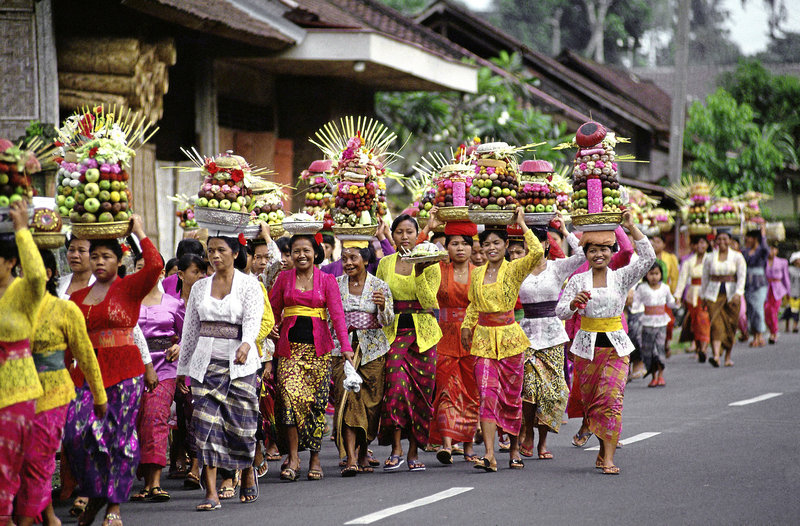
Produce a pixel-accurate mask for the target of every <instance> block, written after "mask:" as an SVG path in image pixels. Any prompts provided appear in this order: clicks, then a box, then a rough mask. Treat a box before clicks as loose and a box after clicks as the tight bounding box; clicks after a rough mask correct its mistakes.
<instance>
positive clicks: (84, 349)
mask: <svg viewBox="0 0 800 526" xmlns="http://www.w3.org/2000/svg"><path fill="white" fill-rule="evenodd" d="M33 330H34V332H33V338H32V340H31V347H32V350H33V359H34V361H35V362H36V369H37V371H38V373H39V381H40V382H41V383H42V388H43V389H44V394H43V395H42V396H41V397H39V400H38V401H37V402H36V412H37V413H41V412H43V411H47V410H48V409H53V408H55V407H60V406H62V405H65V404H68V403H69V402H70V400H72V399H73V398H75V386H74V384H73V383H72V378H70V376H69V372H68V371H67V369H66V368H65V367H64V351H65V350H66V349H67V347H69V349H70V351H71V352H72V357H73V358H75V359H76V360H77V361H78V365H79V366H80V368H81V371H83V375H84V377H85V378H86V382H87V383H88V384H89V389H91V391H92V396H94V403H95V404H105V403H106V402H107V401H108V399H107V398H106V390H105V389H104V388H103V376H102V374H101V373H100V366H99V365H98V364H97V356H96V355H95V354H94V349H93V348H92V341H91V340H90V339H89V334H88V333H87V332H86V320H85V319H84V317H83V314H82V313H81V310H80V309H79V308H78V306H77V305H75V304H74V303H72V302H71V301H67V300H62V299H59V298H56V297H55V296H53V295H51V294H45V297H44V299H43V300H42V303H41V305H40V307H39V313H38V315H37V317H36V325H35V326H34V329H33Z"/></svg>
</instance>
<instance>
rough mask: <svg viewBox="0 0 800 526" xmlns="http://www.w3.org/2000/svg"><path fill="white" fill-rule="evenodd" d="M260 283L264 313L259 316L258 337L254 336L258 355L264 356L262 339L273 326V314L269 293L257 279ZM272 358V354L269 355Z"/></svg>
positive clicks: (265, 337)
mask: <svg viewBox="0 0 800 526" xmlns="http://www.w3.org/2000/svg"><path fill="white" fill-rule="evenodd" d="M258 284H259V285H261V292H263V293H264V315H263V316H261V328H259V329H258V337H257V338H256V350H258V355H259V356H264V347H265V346H264V340H266V339H267V336H269V333H270V332H271V331H272V328H273V327H274V326H275V314H273V312H272V307H271V306H270V304H269V294H267V289H266V287H264V284H263V283H261V281H260V280H259V282H258ZM269 358H272V356H269Z"/></svg>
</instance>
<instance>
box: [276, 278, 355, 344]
mask: <svg viewBox="0 0 800 526" xmlns="http://www.w3.org/2000/svg"><path fill="white" fill-rule="evenodd" d="M296 279H297V271H296V270H295V269H292V270H286V271H283V272H281V273H280V274H278V278H277V279H276V280H275V285H273V287H272V290H271V291H270V295H269V302H270V304H271V305H272V311H273V312H274V313H275V319H276V320H281V319H282V320H283V321H282V322H281V336H280V339H279V340H278V347H277V350H276V352H275V356H281V357H284V358H286V357H288V356H289V330H290V329H291V328H292V327H293V326H294V324H295V321H297V316H288V317H284V316H283V309H284V308H285V307H291V306H294V305H301V306H304V307H312V308H326V309H327V310H328V317H329V318H330V320H331V324H332V325H333V330H335V331H336V336H337V338H338V339H339V341H340V342H342V352H352V351H353V349H352V348H351V346H350V338H349V337H348V335H347V324H346V323H345V321H344V308H342V297H341V296H340V295H339V286H338V284H337V283H336V278H335V277H333V276H332V275H330V274H325V273H324V272H322V271H321V270H319V269H317V268H315V269H314V286H313V288H312V289H311V290H310V291H307V292H303V291H301V290H298V289H297V287H296ZM311 323H312V326H313V327H314V345H315V346H316V348H317V356H322V355H323V354H325V353H329V352H331V350H332V349H333V338H332V337H331V332H330V330H329V329H328V323H327V322H326V321H325V320H323V319H322V318H314V317H312V318H311Z"/></svg>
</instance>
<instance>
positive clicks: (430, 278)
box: [376, 214, 442, 471]
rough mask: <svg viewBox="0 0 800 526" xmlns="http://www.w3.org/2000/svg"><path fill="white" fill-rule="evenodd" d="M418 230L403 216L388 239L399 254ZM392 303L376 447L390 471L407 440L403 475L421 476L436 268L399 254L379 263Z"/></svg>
mask: <svg viewBox="0 0 800 526" xmlns="http://www.w3.org/2000/svg"><path fill="white" fill-rule="evenodd" d="M418 230H419V226H418V225H417V222H416V221H415V220H414V218H412V217H411V216H409V215H407V214H402V215H400V216H398V217H397V218H395V220H394V222H393V223H392V239H393V241H394V244H395V246H396V247H397V250H398V251H401V252H402V251H408V250H412V249H413V248H414V244H415V240H416V238H417V235H418ZM376 276H377V277H378V279H380V280H383V281H384V282H385V283H386V284H387V285H389V289H390V290H391V291H392V296H393V297H394V312H395V319H394V323H392V324H391V325H388V326H386V327H384V331H385V333H386V338H387V340H388V341H389V344H390V345H391V348H390V349H389V354H388V356H387V358H386V387H385V391H384V400H383V415H382V417H381V436H380V443H381V445H388V444H391V446H392V452H391V455H390V456H389V458H388V459H386V462H385V463H384V465H383V469H384V470H386V471H394V470H397V469H399V468H400V466H402V465H403V463H404V462H405V460H404V459H403V446H402V439H403V438H404V437H406V438H408V469H409V470H410V471H424V470H425V464H423V463H421V462H420V461H419V459H418V447H419V446H422V447H425V446H426V445H427V444H428V435H429V431H430V424H431V418H432V417H433V390H434V387H435V380H434V373H435V371H436V344H437V343H438V342H439V340H440V339H441V337H442V330H441V329H440V328H439V325H438V324H437V323H436V318H434V317H433V309H437V308H439V305H438V304H437V302H436V292H437V291H438V290H439V285H440V283H441V279H442V275H441V271H440V268H439V265H438V264H432V263H417V264H416V265H414V264H412V263H408V262H406V261H404V260H403V259H402V258H400V257H399V256H398V254H392V255H389V256H386V257H384V258H383V259H382V260H381V262H380V264H379V265H378V272H377V274H376Z"/></svg>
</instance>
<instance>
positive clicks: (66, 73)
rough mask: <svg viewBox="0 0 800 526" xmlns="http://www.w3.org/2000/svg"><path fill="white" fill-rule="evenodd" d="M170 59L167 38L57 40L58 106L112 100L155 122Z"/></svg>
mask: <svg viewBox="0 0 800 526" xmlns="http://www.w3.org/2000/svg"><path fill="white" fill-rule="evenodd" d="M176 61H177V51H176V50H175V42H174V41H173V40H172V39H163V40H159V41H157V42H144V41H141V40H139V39H136V38H112V37H108V38H78V37H76V38H65V39H62V40H60V41H59V42H58V84H59V97H58V98H59V106H60V107H62V108H66V109H74V108H76V107H79V106H92V105H94V104H98V103H107V104H115V105H117V106H120V107H126V108H130V109H132V110H134V111H139V112H140V113H141V114H142V115H144V116H146V117H147V118H148V119H149V120H152V121H158V120H159V119H160V118H161V117H162V116H163V114H164V103H163V99H164V95H165V94H166V93H167V91H168V90H169V73H168V68H169V67H170V66H173V65H175V63H176Z"/></svg>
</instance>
